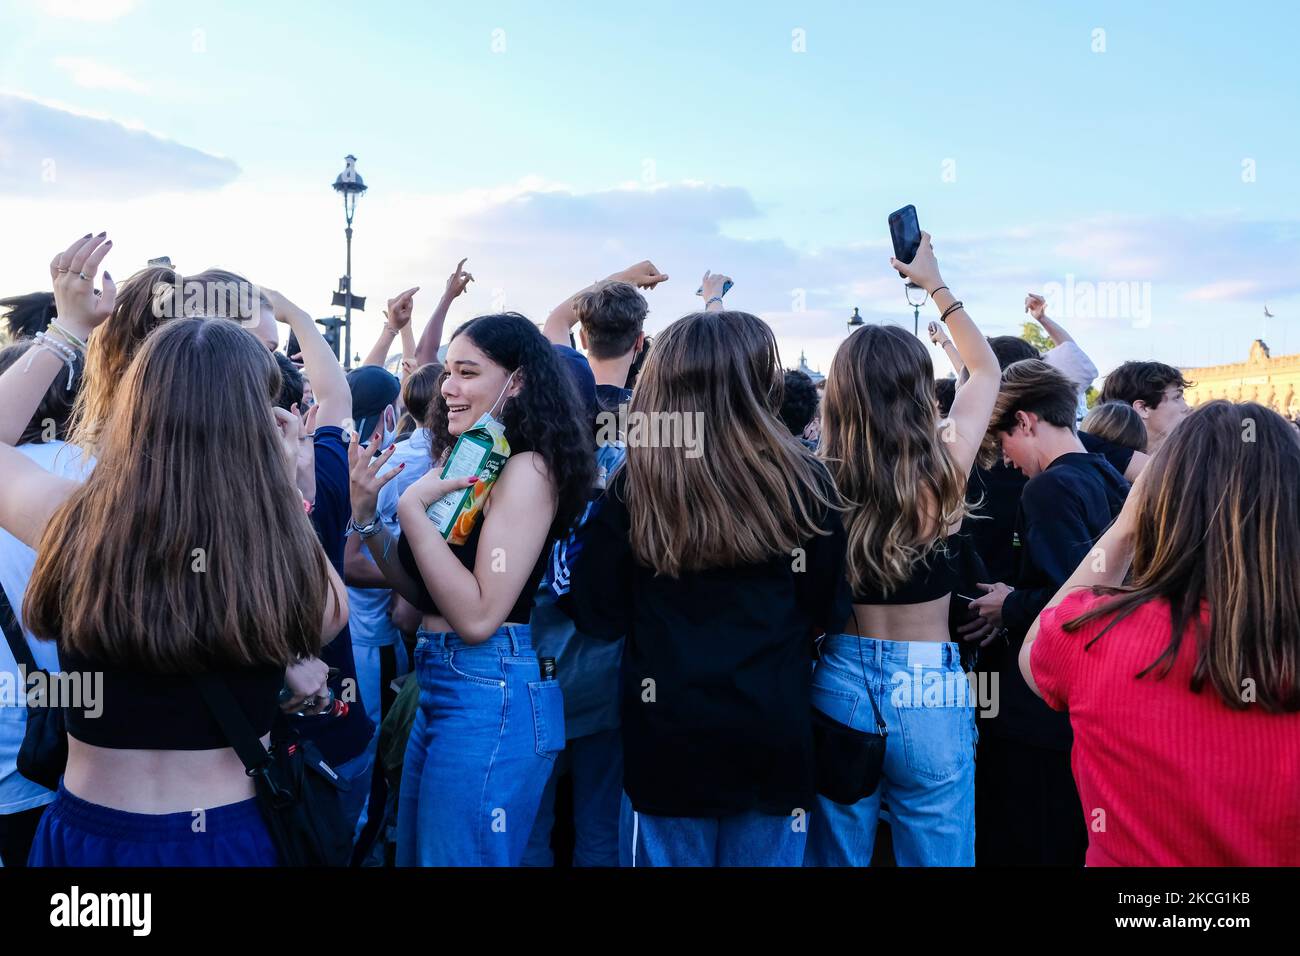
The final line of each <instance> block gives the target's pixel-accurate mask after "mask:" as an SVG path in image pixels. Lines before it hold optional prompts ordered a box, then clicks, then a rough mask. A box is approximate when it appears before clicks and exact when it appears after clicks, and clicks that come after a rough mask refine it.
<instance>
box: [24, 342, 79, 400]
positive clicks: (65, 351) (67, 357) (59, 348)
mask: <svg viewBox="0 0 1300 956" xmlns="http://www.w3.org/2000/svg"><path fill="white" fill-rule="evenodd" d="M33 338H35V340H36V345H34V346H33V347H32V350H31V355H29V356H28V357H27V365H26V366H24V368H23V374H26V373H27V372H30V371H31V368H32V362H33V361H34V360H35V359H36V353H37V352H39V351H46V352H52V353H54V354H55V355H57V356H58V357H59V358H60V359H62V360H63V364H64V365H66V366H67V367H68V384H67V386H66V390H67V391H69V392H70V391H72V383H73V380H74V378H75V377H76V374H77V367H76V364H75V363H76V360H77V353H76V352H74V351H73V350H72V347H71V346H69V345H65V344H63V343H62V342H60V341H58V340H57V339H55V338H53V337H51V336H49V335H46V334H45V333H44V332H37V333H36V335H35V336H33Z"/></svg>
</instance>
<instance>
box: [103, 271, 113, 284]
mask: <svg viewBox="0 0 1300 956" xmlns="http://www.w3.org/2000/svg"><path fill="white" fill-rule="evenodd" d="M104 278H105V279H108V280H109V281H110V282H111V281H112V280H113V277H112V276H111V275H109V274H108V270H107V269H105V270H104Z"/></svg>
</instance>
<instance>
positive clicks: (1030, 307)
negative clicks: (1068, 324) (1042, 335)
mask: <svg viewBox="0 0 1300 956" xmlns="http://www.w3.org/2000/svg"><path fill="white" fill-rule="evenodd" d="M1025 311H1026V312H1028V313H1029V315H1030V317H1031V318H1032V319H1033V320H1034V321H1035V322H1037V323H1038V324H1039V325H1041V326H1042V327H1043V331H1044V332H1046V333H1047V334H1048V335H1049V336H1050V337H1051V339H1052V344H1053V345H1064V344H1065V343H1066V342H1073V341H1074V339H1073V338H1071V336H1070V333H1069V332H1067V331H1065V327H1064V326H1062V325H1061V323H1059V322H1057V321H1056V320H1055V319H1051V318H1048V315H1047V300H1046V299H1044V298H1043V297H1042V296H1041V295H1039V294H1038V293H1037V292H1030V293H1028V294H1027V295H1026V296H1025Z"/></svg>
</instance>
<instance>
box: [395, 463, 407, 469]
mask: <svg viewBox="0 0 1300 956" xmlns="http://www.w3.org/2000/svg"><path fill="white" fill-rule="evenodd" d="M405 467H406V462H402V463H401V464H400V465H398V466H397V470H398V471H401V470H402V469H403V468H405Z"/></svg>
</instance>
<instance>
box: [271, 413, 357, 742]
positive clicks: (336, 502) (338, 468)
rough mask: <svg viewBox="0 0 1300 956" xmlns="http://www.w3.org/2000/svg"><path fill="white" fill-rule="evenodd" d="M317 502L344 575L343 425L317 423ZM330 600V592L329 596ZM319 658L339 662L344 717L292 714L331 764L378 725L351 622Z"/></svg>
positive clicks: (326, 541)
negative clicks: (365, 698)
mask: <svg viewBox="0 0 1300 956" xmlns="http://www.w3.org/2000/svg"><path fill="white" fill-rule="evenodd" d="M314 444H315V447H316V504H315V507H314V508H313V509H312V513H311V521H312V525H313V526H314V527H315V528H316V536H317V537H318V538H319V539H320V543H321V547H322V548H324V549H325V556H326V557H327V558H329V562H330V564H332V565H333V566H334V570H335V571H336V572H338V575H339V577H340V578H342V577H343V551H344V546H345V545H346V535H347V528H348V519H349V518H350V517H351V516H352V493H351V488H350V484H349V482H350V475H349V473H348V442H347V438H346V437H345V436H344V434H343V429H341V428H339V427H338V426H336V425H322V426H320V427H319V428H317V429H316V437H315V439H314ZM327 600H332V598H327ZM320 657H321V660H323V661H324V662H325V663H326V664H328V665H329V666H330V667H336V668H338V671H339V673H338V676H337V677H335V678H334V679H333V680H331V681H330V687H331V688H332V689H333V691H334V694H335V696H336V697H338V698H339V699H340V700H345V701H347V702H348V712H347V714H346V715H344V716H342V717H329V716H313V717H289V718H287V719H288V720H289V721H290V722H291V723H292V725H293V726H294V727H295V728H297V730H298V733H299V734H301V735H302V736H303V737H305V738H310V739H311V740H313V741H315V743H316V746H317V747H318V748H320V752H321V756H323V757H324V758H325V759H326V761H328V762H329V763H330V764H332V765H333V766H336V767H337V766H338V765H339V764H342V763H346V762H347V761H349V760H351V759H352V758H354V757H358V756H360V755H361V753H362V752H363V751H364V750H365V749H366V745H367V744H369V743H370V735H371V734H373V733H374V731H375V725H374V723H373V721H371V719H370V718H369V717H367V716H366V708H365V706H364V704H363V703H362V700H361V685H360V683H359V682H358V681H357V664H356V661H355V660H354V659H353V657H352V634H351V632H350V631H349V630H348V628H347V627H344V628H343V630H341V631H339V633H338V635H337V636H336V637H335V638H334V640H332V641H330V642H329V643H328V644H326V645H325V647H324V648H322V650H321V655H320Z"/></svg>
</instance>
